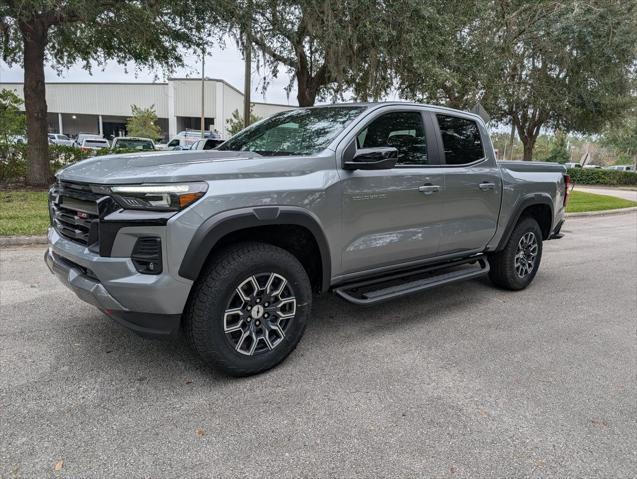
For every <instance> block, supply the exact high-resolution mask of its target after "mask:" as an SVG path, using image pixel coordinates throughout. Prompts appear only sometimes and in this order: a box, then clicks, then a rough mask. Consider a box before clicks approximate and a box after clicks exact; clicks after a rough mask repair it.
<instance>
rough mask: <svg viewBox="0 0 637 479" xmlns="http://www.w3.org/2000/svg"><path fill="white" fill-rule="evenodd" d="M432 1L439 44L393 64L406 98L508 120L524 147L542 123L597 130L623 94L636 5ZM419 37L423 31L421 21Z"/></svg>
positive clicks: (630, 72) (527, 152) (577, 0)
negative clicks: (477, 108) (479, 107)
mask: <svg viewBox="0 0 637 479" xmlns="http://www.w3.org/2000/svg"><path fill="white" fill-rule="evenodd" d="M447 3H448V2H444V1H441V2H436V1H435V0H434V1H433V2H432V5H435V6H436V8H437V9H438V14H437V15H436V16H435V18H437V19H439V20H440V22H441V23H440V26H441V28H440V29H439V36H440V38H441V39H442V41H440V42H439V45H440V51H439V53H438V54H436V55H433V56H432V55H431V53H430V52H429V51H426V50H424V51H423V52H421V51H420V50H418V49H416V50H414V51H412V54H413V55H414V59H413V60H412V61H411V62H408V63H405V64H404V66H405V68H404V69H402V70H400V71H398V75H399V77H400V85H401V87H400V90H401V92H402V93H403V94H404V95H405V96H407V97H409V98H413V99H417V100H424V101H430V102H433V103H443V104H446V105H449V106H452V107H457V108H458V107H459V108H469V107H471V106H473V105H475V104H476V103H477V102H481V103H482V104H483V106H484V107H485V108H486V109H487V111H488V112H489V114H490V115H491V117H492V118H493V119H494V120H496V121H499V122H502V123H509V124H511V123H512V124H513V126H514V127H515V129H516V131H517V133H518V135H519V137H520V139H521V141H522V143H523V144H524V159H526V160H529V159H531V156H532V151H533V146H534V144H535V141H536V139H537V137H538V135H539V134H540V131H541V129H543V128H545V129H546V128H548V129H563V130H565V131H573V132H582V133H596V132H599V131H600V130H601V129H602V128H603V126H604V125H605V124H606V123H607V121H608V120H609V119H610V118H612V117H614V116H621V115H622V114H623V112H624V111H625V110H626V107H627V105H628V104H629V101H630V100H629V99H630V96H631V88H630V85H631V81H632V78H634V74H635V61H636V50H635V45H636V44H637V29H636V28H635V25H636V24H637V21H636V20H637V17H636V15H637V11H636V10H637V8H636V7H635V4H634V2H621V1H618V0H599V1H596V0H591V1H582V0H569V1H553V0H536V1H533V2H529V1H526V0H489V1H473V0H459V1H458V2H454V13H453V15H449V16H448V17H445V16H444V15H442V13H443V12H444V11H445V10H447V11H448V10H449V7H448V5H445V4H447ZM422 32H423V33H422V35H423V38H427V37H428V36H429V35H430V33H429V31H428V30H425V29H423V30H422Z"/></svg>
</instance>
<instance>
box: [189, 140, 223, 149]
mask: <svg viewBox="0 0 637 479" xmlns="http://www.w3.org/2000/svg"><path fill="white" fill-rule="evenodd" d="M222 143H223V140H219V139H215V138H202V139H201V140H197V141H196V142H194V143H193V144H192V145H190V148H189V149H190V150H212V149H213V148H216V147H218V146H219V145H221V144H222Z"/></svg>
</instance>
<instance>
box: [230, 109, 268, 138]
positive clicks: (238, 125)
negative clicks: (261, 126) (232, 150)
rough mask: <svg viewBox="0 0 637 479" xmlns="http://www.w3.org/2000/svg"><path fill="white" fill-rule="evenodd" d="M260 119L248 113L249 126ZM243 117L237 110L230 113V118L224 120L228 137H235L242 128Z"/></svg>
mask: <svg viewBox="0 0 637 479" xmlns="http://www.w3.org/2000/svg"><path fill="white" fill-rule="evenodd" d="M260 119H261V117H260V116H257V115H255V114H254V113H252V111H250V124H252V123H255V122H257V121H259V120H260ZM244 125H245V123H244V121H243V115H242V114H241V113H239V110H235V111H233V112H232V116H231V117H230V118H228V119H227V120H226V129H227V130H228V133H230V135H236V134H237V133H239V132H240V131H241V130H243V128H244Z"/></svg>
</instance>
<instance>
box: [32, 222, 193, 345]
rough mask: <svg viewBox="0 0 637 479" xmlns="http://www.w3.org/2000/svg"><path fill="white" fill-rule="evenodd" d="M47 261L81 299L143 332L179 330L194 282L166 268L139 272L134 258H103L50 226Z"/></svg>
mask: <svg viewBox="0 0 637 479" xmlns="http://www.w3.org/2000/svg"><path fill="white" fill-rule="evenodd" d="M44 261H45V263H46V264H47V266H48V268H49V269H50V270H51V272H52V273H53V274H54V275H55V276H57V277H58V279H59V280H60V281H61V282H62V283H63V284H64V285H65V286H66V287H68V288H69V289H70V290H71V291H73V292H74V293H75V294H76V295H77V296H78V297H79V298H80V299H81V300H82V301H85V302H87V303H89V304H91V305H93V306H95V307H97V308H98V309H100V310H101V311H102V312H104V313H105V314H106V315H107V316H109V317H110V318H112V319H114V320H115V321H117V322H118V323H120V324H122V325H124V326H126V327H127V328H129V329H131V330H133V331H134V332H136V333H138V334H140V335H143V336H152V337H161V336H168V335H171V334H174V333H176V332H177V331H178V329H179V324H180V320H181V313H182V311H183V308H184V306H185V303H186V301H187V298H188V294H189V292H190V286H191V284H192V283H191V282H190V281H187V280H180V279H176V278H174V277H173V276H171V275H170V274H169V273H167V272H165V273H162V274H160V275H146V274H140V273H138V272H137V271H136V270H135V267H134V265H133V263H132V261H131V259H130V258H112V257H109V258H105V257H101V256H99V255H98V254H96V253H92V252H90V251H89V250H88V248H86V247H84V246H82V245H79V244H77V243H74V242H72V241H69V240H67V239H66V238H64V237H62V236H60V235H59V234H58V233H57V231H55V229H53V228H50V229H49V248H48V250H47V251H46V252H45V254H44Z"/></svg>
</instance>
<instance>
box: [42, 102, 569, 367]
mask: <svg viewBox="0 0 637 479" xmlns="http://www.w3.org/2000/svg"><path fill="white" fill-rule="evenodd" d="M568 182H569V178H568V176H567V175H566V170H565V168H564V167H563V166H560V165H557V164H551V163H529V162H508V161H507V162H497V161H496V158H495V156H494V150H493V147H492V144H491V141H490V139H489V135H488V134H487V130H486V128H485V125H484V123H483V121H482V120H481V119H480V118H479V117H478V116H476V115H473V114H470V113H465V112H461V111H456V110H451V109H447V108H441V107H433V106H427V105H422V104H410V103H365V104H343V105H331V106H322V107H314V108H298V109H294V110H291V111H287V112H283V113H279V114H276V115H274V116H272V117H270V118H268V119H265V120H262V121H260V122H258V123H256V124H254V125H252V126H250V127H249V128H247V129H245V130H243V131H242V132H240V133H239V134H237V135H235V136H234V137H232V138H231V139H229V140H228V141H226V142H225V143H223V144H222V145H220V146H219V147H217V148H216V149H214V150H207V151H191V152H179V153H173V152H157V153H146V154H143V155H142V154H139V155H138V154H125V155H112V156H103V157H98V158H93V159H89V160H85V161H82V162H79V163H76V164H74V165H71V166H69V167H67V168H65V169H63V170H62V171H60V172H58V174H57V175H56V183H55V184H54V185H53V186H52V188H51V190H50V193H49V209H50V215H51V227H50V228H49V232H48V241H49V247H48V250H47V251H46V253H45V261H46V263H47V265H48V266H49V268H50V270H51V271H52V272H53V273H54V274H55V275H56V276H57V277H58V278H59V279H60V280H61V281H62V282H63V283H64V284H65V285H66V286H68V287H69V288H70V289H71V290H72V291H74V292H75V293H76V294H77V296H78V297H79V298H80V299H82V300H84V301H86V302H88V303H90V304H93V305H95V306H96V307H97V308H99V309H100V310H101V311H103V312H104V313H105V314H106V315H108V316H109V317H111V318H113V319H114V320H116V321H118V322H119V323H121V324H123V325H125V326H127V327H128V328H130V329H132V330H134V331H136V332H137V333H139V334H142V335H146V336H168V335H171V334H173V333H176V332H178V331H183V332H184V333H185V334H186V336H187V338H188V340H189V342H190V344H191V345H192V347H193V348H194V349H195V350H196V351H197V352H198V353H199V354H200V355H201V356H202V357H203V358H204V360H205V361H206V362H208V363H209V364H211V365H213V366H215V367H217V368H219V369H221V370H223V371H224V372H226V373H228V374H231V375H248V374H255V373H258V372H261V371H265V370H267V369H269V368H271V367H273V366H275V365H276V364H278V363H280V362H281V361H282V360H283V359H284V358H285V357H287V356H288V354H290V352H292V350H293V349H294V348H295V347H296V345H297V343H298V342H299V340H300V339H301V336H302V335H303V332H304V329H305V326H306V323H307V321H308V318H309V316H310V310H311V305H312V297H313V293H324V292H327V291H332V292H334V293H335V294H337V295H338V296H340V297H341V298H343V299H344V300H347V301H350V302H352V303H356V304H360V305H370V304H375V303H377V302H379V301H386V300H390V299H392V298H397V297H400V296H403V295H406V294H412V293H418V292H425V291H428V290H430V289H431V288H433V287H435V286H439V285H443V284H449V283H452V282H456V281H461V280H467V279H471V278H476V277H478V276H481V275H486V274H488V275H489V276H490V278H491V280H492V282H493V283H494V284H495V285H497V286H499V287H502V288H507V289H510V290H521V289H523V288H525V287H527V286H528V285H529V283H531V281H532V280H533V278H534V276H535V274H536V273H537V270H538V267H539V265H540V260H541V258H542V242H543V241H544V240H548V239H552V238H556V237H560V228H561V227H562V224H563V222H564V216H565V213H564V211H565V205H566V201H567V195H568Z"/></svg>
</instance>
